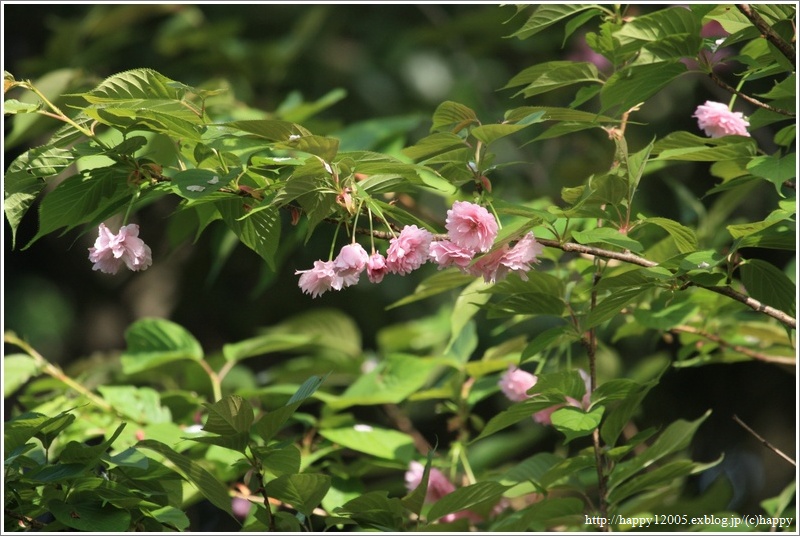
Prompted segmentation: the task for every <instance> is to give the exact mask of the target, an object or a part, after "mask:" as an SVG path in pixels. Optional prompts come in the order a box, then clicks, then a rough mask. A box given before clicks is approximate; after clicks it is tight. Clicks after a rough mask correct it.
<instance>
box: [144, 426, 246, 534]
mask: <svg viewBox="0 0 800 536" xmlns="http://www.w3.org/2000/svg"><path fill="white" fill-rule="evenodd" d="M136 447H137V448H140V449H149V450H152V451H154V452H157V453H159V454H161V455H162V456H164V457H165V458H167V459H168V460H169V461H170V462H172V463H173V464H174V465H175V467H176V469H174V470H175V472H177V473H178V474H180V475H181V476H182V477H183V478H185V479H186V480H188V481H189V482H191V483H192V485H194V487H195V488H197V491H199V492H200V493H201V494H202V495H203V497H205V498H206V499H208V500H209V501H210V502H211V504H213V505H214V506H216V507H217V508H219V509H220V510H222V511H224V512H226V513H227V514H228V515H230V516H231V517H234V515H233V511H232V510H231V498H230V496H229V495H228V488H227V487H226V486H225V485H224V484H223V483H222V482H220V481H219V480H217V478H216V477H214V475H212V474H211V473H209V472H208V470H206V469H204V468H203V467H202V466H201V465H199V464H198V463H197V462H195V461H194V460H192V459H190V458H187V457H186V456H184V455H183V454H180V453H178V452H175V451H174V450H172V449H171V448H170V447H169V446H167V445H165V444H164V443H161V442H160V441H155V440H152V439H145V440H143V441H139V442H138V443H137V444H136ZM234 519H235V517H234Z"/></svg>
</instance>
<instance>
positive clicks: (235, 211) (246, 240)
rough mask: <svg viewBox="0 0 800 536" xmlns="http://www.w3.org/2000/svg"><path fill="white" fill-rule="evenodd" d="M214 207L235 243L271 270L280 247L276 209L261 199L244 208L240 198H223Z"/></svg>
mask: <svg viewBox="0 0 800 536" xmlns="http://www.w3.org/2000/svg"><path fill="white" fill-rule="evenodd" d="M214 205H215V206H216V207H217V210H219V213H220V214H221V215H222V219H223V220H224V221H225V224H226V225H227V226H228V227H230V229H231V230H232V231H233V232H234V234H236V236H238V237H239V240H241V242H242V243H243V244H244V245H245V246H247V247H248V248H250V249H252V250H253V251H255V252H256V253H257V254H258V255H259V256H260V257H261V258H262V259H264V260H265V261H266V262H267V265H268V266H269V267H270V269H272V270H274V269H275V254H276V253H277V251H278V245H279V244H280V235H281V219H280V215H279V214H278V209H277V208H275V207H273V206H270V200H269V199H265V200H264V201H262V202H261V204H260V205H257V206H253V207H248V206H246V203H244V202H243V201H242V200H241V199H223V200H219V201H216V202H215V203H214ZM250 212H252V214H250Z"/></svg>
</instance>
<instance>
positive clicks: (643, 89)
mask: <svg viewBox="0 0 800 536" xmlns="http://www.w3.org/2000/svg"><path fill="white" fill-rule="evenodd" d="M685 72H686V66H685V65H684V64H683V63H680V62H670V61H662V62H657V63H650V64H645V65H635V66H633V67H629V68H627V69H623V70H621V71H618V72H616V73H614V74H613V75H611V77H610V78H609V79H608V80H607V81H606V83H605V85H604V86H603V89H602V90H601V91H600V103H601V110H600V111H601V112H606V111H608V110H610V109H612V108H613V109H615V110H616V112H617V113H619V114H622V113H624V112H626V111H628V110H629V109H630V108H632V107H633V106H635V105H637V104H639V103H642V102H645V101H647V99H649V98H650V97H652V96H653V95H655V94H656V93H658V92H659V91H660V90H661V89H663V88H664V87H665V86H666V85H667V84H669V83H670V82H671V81H672V80H674V79H675V78H677V77H678V76H680V75H681V74H683V73H685Z"/></svg>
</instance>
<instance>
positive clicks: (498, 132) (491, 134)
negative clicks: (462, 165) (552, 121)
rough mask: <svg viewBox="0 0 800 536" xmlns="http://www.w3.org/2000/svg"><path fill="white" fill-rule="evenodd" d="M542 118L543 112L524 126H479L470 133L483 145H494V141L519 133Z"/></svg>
mask: <svg viewBox="0 0 800 536" xmlns="http://www.w3.org/2000/svg"><path fill="white" fill-rule="evenodd" d="M543 116H544V112H539V113H538V116H537V117H536V119H535V120H531V121H530V122H527V123H525V124H521V123H516V124H508V123H504V124H500V125H481V126H479V127H475V128H473V129H472V131H471V132H470V133H471V134H472V135H473V136H475V138H476V139H478V140H480V141H482V142H483V143H485V144H487V145H489V144H491V143H494V142H495V141H497V140H499V139H500V138H502V137H504V136H508V135H510V134H514V133H515V132H519V131H520V130H522V129H523V128H525V127H527V126H530V125H532V124H534V123H539V122H541V121H544V119H542V117H543Z"/></svg>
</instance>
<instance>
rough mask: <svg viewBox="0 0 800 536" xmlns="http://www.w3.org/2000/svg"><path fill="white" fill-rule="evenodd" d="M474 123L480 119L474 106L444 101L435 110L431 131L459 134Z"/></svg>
mask: <svg viewBox="0 0 800 536" xmlns="http://www.w3.org/2000/svg"><path fill="white" fill-rule="evenodd" d="M473 123H479V121H478V116H477V115H475V111H474V110H473V109H472V108H469V107H467V106H464V105H463V104H459V103H458V102H453V101H444V102H443V103H441V104H440V105H439V106H438V107H437V108H436V111H434V112H433V125H431V132H437V131H446V132H452V133H453V134H457V133H458V132H459V131H460V130H462V129H464V128H468V127H469V126H470V125H472V124H473Z"/></svg>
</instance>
